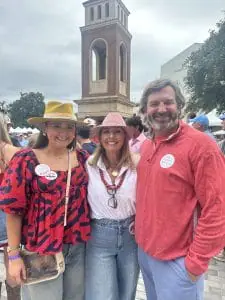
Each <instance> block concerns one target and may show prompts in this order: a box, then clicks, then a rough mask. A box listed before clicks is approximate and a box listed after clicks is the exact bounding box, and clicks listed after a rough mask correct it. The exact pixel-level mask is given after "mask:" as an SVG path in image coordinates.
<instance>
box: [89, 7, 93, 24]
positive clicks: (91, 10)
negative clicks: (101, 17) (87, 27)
mask: <svg viewBox="0 0 225 300" xmlns="http://www.w3.org/2000/svg"><path fill="white" fill-rule="evenodd" d="M90 20H91V21H94V8H93V7H91V8H90Z"/></svg>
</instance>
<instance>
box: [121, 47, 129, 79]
mask: <svg viewBox="0 0 225 300" xmlns="http://www.w3.org/2000/svg"><path fill="white" fill-rule="evenodd" d="M119 69H120V81H123V82H126V80H127V52H126V48H125V46H124V45H123V44H121V45H120V59H119Z"/></svg>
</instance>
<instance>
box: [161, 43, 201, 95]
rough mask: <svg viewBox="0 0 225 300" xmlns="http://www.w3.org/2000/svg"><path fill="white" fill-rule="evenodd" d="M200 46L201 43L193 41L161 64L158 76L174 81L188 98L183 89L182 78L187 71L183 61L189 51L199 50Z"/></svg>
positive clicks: (188, 54)
mask: <svg viewBox="0 0 225 300" xmlns="http://www.w3.org/2000/svg"><path fill="white" fill-rule="evenodd" d="M201 46H202V44H201V43H194V44H193V45H191V46H190V47H188V48H187V49H185V50H184V51H182V52H180V53H179V54H178V55H176V56H175V57H173V58H172V59H170V60H169V61H168V62H166V63H165V64H163V65H162V66H161V76H160V77H161V78H168V79H171V80H173V81H176V82H177V83H178V85H179V86H180V88H181V90H182V92H183V94H184V95H185V96H186V98H188V93H187V91H185V87H184V78H185V77H186V74H187V71H186V70H185V68H184V63H185V61H186V59H187V58H188V57H189V56H190V55H191V53H192V52H195V51H197V50H199V49H200V48H201Z"/></svg>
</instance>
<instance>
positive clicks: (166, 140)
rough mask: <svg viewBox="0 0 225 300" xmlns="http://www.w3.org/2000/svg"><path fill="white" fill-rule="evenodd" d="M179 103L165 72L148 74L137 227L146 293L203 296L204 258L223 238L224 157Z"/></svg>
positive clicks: (157, 299) (187, 298)
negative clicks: (147, 134) (152, 77)
mask: <svg viewBox="0 0 225 300" xmlns="http://www.w3.org/2000/svg"><path fill="white" fill-rule="evenodd" d="M184 103H185V102H184V97H183V95H182V93H181V91H180V89H179V87H177V86H176V84H175V83H173V82H172V81H170V80H157V81H154V82H151V83H150V84H149V85H148V86H147V87H146V88H145V90H144V92H143V95H142V98H141V102H140V113H141V114H142V117H143V119H144V121H145V124H146V125H147V126H148V127H149V128H151V131H152V138H151V139H150V140H146V141H145V142H144V144H143V145H142V148H141V160H140V163H139V166H138V182H137V206H136V210H137V212H136V225H135V228H136V229H135V231H136V232H135V234H136V240H137V243H138V246H139V263H140V267H141V270H142V274H143V278H144V282H145V287H146V293H147V299H149V300H150V299H151V300H181V299H182V300H197V299H198V300H202V299H203V291H204V287H203V285H204V273H205V272H206V270H207V268H208V264H209V261H210V259H211V258H212V257H213V256H214V255H216V254H217V253H218V252H219V251H220V250H221V249H222V248H223V247H224V245H225V184H224V182H225V160H224V157H223V155H222V153H221V152H220V151H219V149H218V146H217V145H216V143H215V142H214V141H212V139H210V138H209V137H208V136H207V135H205V134H204V133H202V132H199V131H197V130H195V129H193V128H192V127H190V126H189V125H187V124H185V123H184V122H182V121H181V120H180V118H181V110H182V108H183V107H184Z"/></svg>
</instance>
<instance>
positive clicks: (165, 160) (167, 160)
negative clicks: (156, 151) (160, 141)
mask: <svg viewBox="0 0 225 300" xmlns="http://www.w3.org/2000/svg"><path fill="white" fill-rule="evenodd" d="M174 163H175V157H174V156H173V155H172V154H166V155H164V156H163V157H162V158H161V160H160V166H161V168H163V169H168V168H170V167H172V165H173V164H174Z"/></svg>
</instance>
